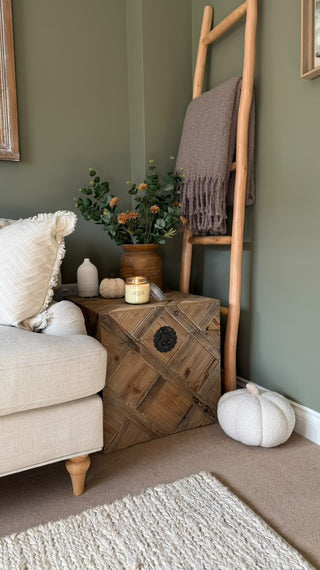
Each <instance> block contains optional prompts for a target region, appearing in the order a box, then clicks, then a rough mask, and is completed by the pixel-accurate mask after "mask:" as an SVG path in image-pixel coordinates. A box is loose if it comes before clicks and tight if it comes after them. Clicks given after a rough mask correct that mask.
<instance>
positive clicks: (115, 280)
mask: <svg viewBox="0 0 320 570" xmlns="http://www.w3.org/2000/svg"><path fill="white" fill-rule="evenodd" d="M99 293H100V295H101V297H105V298H106V299H116V298H118V297H124V280H123V279H121V278H120V277H110V278H105V279H103V280H102V281H101V283H100V288H99Z"/></svg>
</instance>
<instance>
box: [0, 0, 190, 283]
mask: <svg viewBox="0 0 320 570" xmlns="http://www.w3.org/2000/svg"><path fill="white" fill-rule="evenodd" d="M13 17H14V40H15V57H16V78H17V95H18V113H19V131H20V149H21V162H20V163H13V162H11V163H10V162H4V161H2V162H0V176H1V201H0V206H1V211H0V216H2V217H11V218H19V217H26V216H32V215H35V214H37V213H38V212H50V211H55V210H58V209H75V208H74V197H75V196H77V195H78V188H79V187H80V186H83V185H84V184H86V183H87V181H88V168H89V167H93V168H95V169H96V170H97V172H98V173H99V174H100V175H101V176H102V177H103V178H104V179H107V180H109V181H110V182H111V187H112V189H113V190H114V191H115V193H117V194H118V195H119V196H120V199H121V204H122V205H123V208H124V209H126V208H129V207H130V206H131V199H130V197H129V196H128V193H127V191H128V186H127V185H126V181H127V180H128V179H131V180H133V181H137V182H140V180H141V178H142V177H144V172H145V164H146V163H147V162H148V159H149V158H151V157H152V158H153V159H154V160H155V161H156V162H157V164H158V165H159V167H160V168H161V169H162V170H165V169H166V168H167V167H168V165H169V156H170V154H173V153H175V151H176V147H177V144H178V141H179V136H180V132H181V127H182V122H183V117H184V112H185V107H186V104H187V102H188V101H189V99H190V94H191V61H192V58H191V42H190V38H191V0H174V2H172V1H171V0H161V2H158V1H157V0H90V1H89V0H68V1H67V2H66V1H65V0H55V1H54V2H48V1H43V0H28V2H19V1H18V0H13ZM177 244H179V239H177V240H176V246H175V249H172V248H173V247H174V246H172V245H171V244H169V246H168V248H167V249H166V250H163V252H162V253H163V258H164V268H165V271H166V273H167V274H168V275H169V279H168V285H169V286H174V285H176V284H175V283H173V279H174V275H175V279H176V281H177V275H178V266H177V263H176V262H175V261H172V258H173V256H174V254H175V252H176V249H177ZM66 245H67V255H66V258H65V260H64V263H63V267H62V275H63V280H64V282H65V283H67V282H74V281H76V269H77V267H78V266H79V264H80V263H81V262H82V260H83V258H84V257H90V259H91V260H92V261H93V263H95V264H96V265H97V267H98V269H99V274H100V278H103V277H104V276H106V275H108V274H110V273H111V272H119V259H120V255H121V253H122V250H121V248H120V247H117V246H115V244H114V243H113V242H112V241H111V240H110V239H109V237H108V236H107V235H106V234H105V233H104V232H103V230H102V228H101V227H99V226H97V225H94V224H93V223H90V222H85V221H84V220H83V219H82V217H81V216H80V214H79V218H78V223H77V228H76V231H75V232H74V234H73V235H72V236H70V237H68V238H67V240H66ZM170 252H171V253H170ZM171 269H173V270H172V271H171Z"/></svg>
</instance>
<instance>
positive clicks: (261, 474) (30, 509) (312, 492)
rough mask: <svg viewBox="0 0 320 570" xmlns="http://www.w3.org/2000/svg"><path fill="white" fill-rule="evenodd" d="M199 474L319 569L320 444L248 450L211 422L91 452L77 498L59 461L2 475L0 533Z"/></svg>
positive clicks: (298, 442) (298, 440)
mask: <svg viewBox="0 0 320 570" xmlns="http://www.w3.org/2000/svg"><path fill="white" fill-rule="evenodd" d="M199 471H208V472H211V473H212V474H213V475H214V476H215V477H217V478H218V479H219V480H220V481H221V482H222V483H224V484H226V485H227V486H228V487H230V488H231V489H232V490H233V491H234V493H235V494H236V495H237V496H238V497H239V498H240V499H242V500H243V501H244V502H245V503H246V504H247V505H248V506H250V507H251V508H252V509H253V510H254V511H255V512H256V513H257V514H258V515H260V516H261V517H262V518H263V519H264V520H265V521H266V522H267V523H268V524H269V525H270V526H271V527H272V528H273V529H274V530H275V531H276V532H277V533H279V534H280V535H281V536H282V537H283V538H284V539H285V540H286V541H287V542H289V544H291V545H292V546H293V547H294V548H296V549H297V550H298V551H299V552H300V553H301V554H302V555H303V556H304V557H305V558H306V559H307V560H308V561H309V562H310V563H311V564H313V565H314V566H315V567H317V568H319V569H320V540H319V537H320V447H319V446H317V445H315V444H313V443H311V442H309V441H307V440H305V439H304V438H302V437H300V436H298V435H296V434H293V436H292V437H291V438H290V440H289V441H288V442H287V443H286V444H284V445H283V446H280V447H277V448H273V449H262V448H251V447H247V446H244V445H242V444H240V443H238V442H236V441H233V440H231V439H230V438H228V437H227V436H226V435H225V434H223V432H222V431H221V429H220V428H219V426H217V425H214V426H208V427H205V428H198V429H195V430H191V431H188V432H183V433H181V434H177V435H174V436H170V437H167V438H163V439H159V440H155V441H151V442H148V443H145V444H141V445H138V446H135V447H132V448H130V449H125V450H121V451H118V452H114V453H112V454H110V455H102V454H96V455H95V457H93V462H92V467H91V469H90V471H89V475H88V484H87V492H86V493H85V494H84V495H83V496H82V497H78V498H75V497H73V496H72V494H71V489H70V482H69V479H68V475H67V473H66V472H65V469H64V465H63V464H62V463H59V464H55V465H51V466H45V467H42V468H39V469H34V470H31V471H26V472H24V473H19V474H16V475H11V476H9V477H4V478H2V479H1V484H0V505H1V510H0V535H1V536H3V535H7V534H11V533H12V532H18V531H21V530H25V529H27V528H30V527H33V526H36V525H38V524H41V523H46V522H48V521H50V520H56V519H58V518H65V517H67V516H69V515H72V514H77V513H80V512H82V511H83V510H85V509H88V508H90V507H94V506H97V505H102V504H105V503H110V502H113V501H115V500H116V499H121V498H123V497H124V496H125V495H127V494H139V493H141V492H142V491H143V490H144V489H146V488H147V487H152V486H154V485H157V484H159V483H168V482H172V481H175V480H177V479H180V478H182V477H185V476H189V475H191V474H194V473H198V472H199Z"/></svg>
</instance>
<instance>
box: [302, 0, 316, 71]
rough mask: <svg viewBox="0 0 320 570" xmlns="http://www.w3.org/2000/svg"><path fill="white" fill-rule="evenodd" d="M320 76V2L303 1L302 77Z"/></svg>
mask: <svg viewBox="0 0 320 570" xmlns="http://www.w3.org/2000/svg"><path fill="white" fill-rule="evenodd" d="M317 75H320V0H301V77H302V78H303V79H313V78H314V77H317Z"/></svg>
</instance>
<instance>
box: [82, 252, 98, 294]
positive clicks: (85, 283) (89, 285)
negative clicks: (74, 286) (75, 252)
mask: <svg viewBox="0 0 320 570" xmlns="http://www.w3.org/2000/svg"><path fill="white" fill-rule="evenodd" d="M77 282H78V295H79V297H98V295H99V277H98V270H97V268H96V266H95V265H93V263H91V261H90V259H89V258H88V257H85V259H84V260H83V263H81V265H80V266H79V267H78V271H77Z"/></svg>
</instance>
